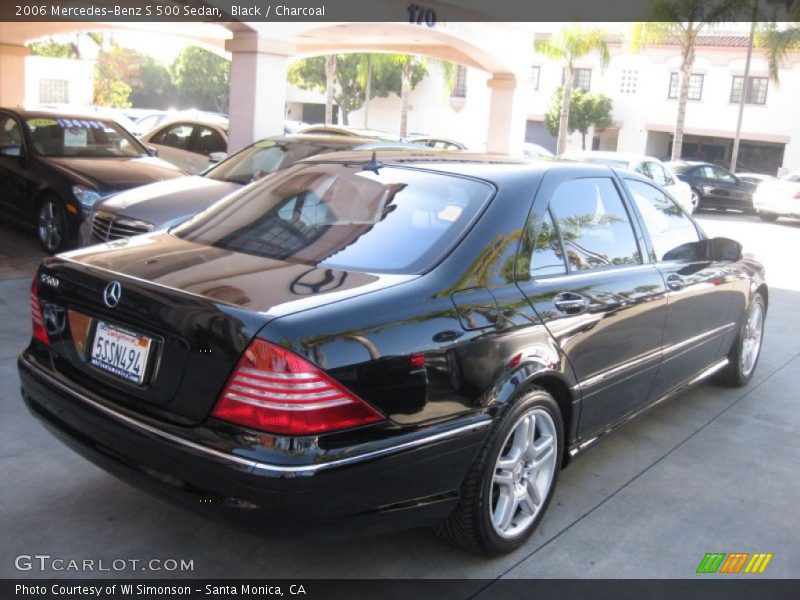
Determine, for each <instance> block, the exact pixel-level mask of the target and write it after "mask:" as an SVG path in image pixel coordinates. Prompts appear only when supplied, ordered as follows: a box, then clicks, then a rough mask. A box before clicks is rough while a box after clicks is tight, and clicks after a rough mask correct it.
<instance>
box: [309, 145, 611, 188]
mask: <svg viewBox="0 0 800 600" xmlns="http://www.w3.org/2000/svg"><path fill="white" fill-rule="evenodd" d="M374 154H375V158H376V160H377V161H378V162H379V163H380V164H381V165H383V166H385V167H389V166H399V167H412V168H418V169H424V170H429V171H440V172H442V173H451V174H456V175H462V176H469V177H476V178H480V179H486V180H488V181H492V180H494V179H498V178H502V177H505V176H507V175H513V174H529V173H542V172H544V171H548V170H552V169H575V168H580V169H581V171H583V172H595V173H597V174H598V175H600V174H605V175H606V176H607V175H608V174H609V172H610V171H611V169H610V167H608V166H607V165H599V164H591V163H574V162H568V161H564V162H562V163H559V162H557V161H553V160H551V159H547V158H541V159H539V158H534V159H525V158H516V157H511V156H503V155H498V154H485V153H479V152H469V151H461V152H452V151H447V150H426V149H425V148H414V149H408V150H394V149H389V150H385V151H381V150H376V151H374ZM372 156H373V151H370V150H353V151H342V152H333V153H329V154H318V155H315V156H310V157H308V158H304V159H303V160H302V161H300V162H301V163H351V164H358V163H363V164H364V165H367V164H368V163H369V162H370V161H371V159H372Z"/></svg>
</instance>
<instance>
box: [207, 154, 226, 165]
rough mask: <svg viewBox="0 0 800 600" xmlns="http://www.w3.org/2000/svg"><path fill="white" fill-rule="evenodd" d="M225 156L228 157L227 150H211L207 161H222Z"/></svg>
mask: <svg viewBox="0 0 800 600" xmlns="http://www.w3.org/2000/svg"><path fill="white" fill-rule="evenodd" d="M226 158H228V153H227V152H212V153H211V154H209V155H208V162H210V163H218V162H222V161H223V160H225V159H226Z"/></svg>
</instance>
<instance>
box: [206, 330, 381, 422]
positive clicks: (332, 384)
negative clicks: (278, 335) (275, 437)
mask: <svg viewBox="0 0 800 600" xmlns="http://www.w3.org/2000/svg"><path fill="white" fill-rule="evenodd" d="M212 414H213V416H215V417H217V418H218V419H222V420H224V421H230V422H232V423H237V424H239V425H244V426H245V427H250V428H252V429H258V430H260V431H266V432H269V433H276V434H282V435H311V434H317V433H323V432H327V431H334V430H337V429H345V428H347V427H356V426H358V425H365V424H367V423H374V422H375V421H381V420H383V416H382V415H381V414H380V413H379V412H377V411H376V410H375V409H373V408H372V407H371V406H369V405H368V404H366V403H365V402H364V401H363V400H361V399H360V398H358V397H357V396H355V395H354V394H352V393H351V392H349V391H347V389H345V388H344V387H342V386H341V385H340V384H339V383H337V382H336V381H334V380H333V379H332V378H330V377H329V376H328V375H326V374H325V373H324V372H323V371H322V370H320V369H319V368H317V367H316V366H314V365H313V364H311V363H310V362H308V361H307V360H305V359H303V358H301V357H299V356H297V355H296V354H293V353H291V352H289V351H288V350H285V349H284V348H281V347H280V346H275V345H273V344H270V343H269V342H265V341H264V340H254V341H253V342H252V343H251V344H250V346H248V348H247V350H245V353H244V355H243V356H242V358H241V359H240V360H239V363H238V364H237V365H236V369H235V370H234V372H233V375H231V377H230V379H229V380H228V383H227V384H226V385H225V389H224V390H223V391H222V395H221V396H220V399H219V401H218V402H217V406H216V408H214V412H213V413H212Z"/></svg>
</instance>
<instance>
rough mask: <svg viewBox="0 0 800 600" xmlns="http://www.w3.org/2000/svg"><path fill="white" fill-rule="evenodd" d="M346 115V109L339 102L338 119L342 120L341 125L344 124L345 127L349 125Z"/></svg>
mask: <svg viewBox="0 0 800 600" xmlns="http://www.w3.org/2000/svg"><path fill="white" fill-rule="evenodd" d="M347 117H348V115H347V111H346V110H345V109H344V107H343V106H342V105H341V104H340V105H339V118H340V119H341V121H342V125H344V126H345V127H347V126H348V125H350V122H349V119H348V118H347Z"/></svg>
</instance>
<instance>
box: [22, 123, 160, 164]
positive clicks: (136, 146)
mask: <svg viewBox="0 0 800 600" xmlns="http://www.w3.org/2000/svg"><path fill="white" fill-rule="evenodd" d="M25 125H26V126H27V127H28V130H29V131H30V134H31V138H32V139H33V147H34V148H36V151H37V152H38V153H39V154H40V155H42V156H54V157H59V156H60V157H66V156H87V157H89V156H91V157H97V158H122V157H125V158H129V157H137V156H146V155H147V152H146V151H145V149H144V146H142V145H141V144H140V143H139V142H137V141H136V140H135V139H134V138H133V137H132V136H131V135H130V134H128V133H127V132H126V131H125V130H124V129H122V128H121V127H120V126H119V125H117V124H116V123H114V122H112V121H106V120H103V119H92V118H85V119H84V118H75V117H56V116H53V117H31V118H28V119H26V120H25Z"/></svg>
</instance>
